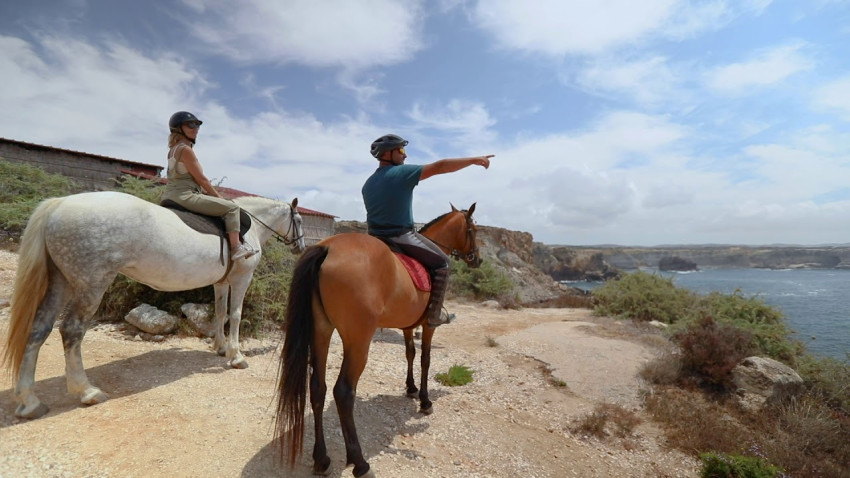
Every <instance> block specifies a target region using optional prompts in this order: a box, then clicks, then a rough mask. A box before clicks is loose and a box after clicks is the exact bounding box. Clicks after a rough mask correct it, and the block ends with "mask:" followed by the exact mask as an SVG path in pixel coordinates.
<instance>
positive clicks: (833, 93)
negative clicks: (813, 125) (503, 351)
mask: <svg viewBox="0 0 850 478" xmlns="http://www.w3.org/2000/svg"><path fill="white" fill-rule="evenodd" d="M813 99H814V105H815V107H816V108H818V109H825V110H830V111H837V112H838V113H839V114H840V115H841V116H842V117H843V118H844V119H845V120H846V121H850V75H848V76H844V77H841V78H837V79H835V80H833V81H831V82H829V83H827V84H826V85H823V86H821V87H820V88H818V89H816V90H815V91H814V94H813Z"/></svg>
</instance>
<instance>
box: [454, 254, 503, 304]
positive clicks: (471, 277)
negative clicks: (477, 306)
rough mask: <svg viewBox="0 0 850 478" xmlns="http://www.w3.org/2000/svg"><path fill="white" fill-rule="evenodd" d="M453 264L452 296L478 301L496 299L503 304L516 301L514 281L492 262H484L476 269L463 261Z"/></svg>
mask: <svg viewBox="0 0 850 478" xmlns="http://www.w3.org/2000/svg"><path fill="white" fill-rule="evenodd" d="M451 262H452V272H451V275H450V276H449V291H450V292H451V293H452V294H454V295H456V296H459V297H467V298H473V299H477V300H485V299H495V300H498V301H499V302H501V303H505V302H508V303H510V302H512V301H515V297H514V295H515V294H514V289H515V287H516V286H515V285H514V283H513V281H512V280H511V278H510V277H509V276H508V275H507V274H506V273H505V272H504V271H502V270H501V269H499V268H498V267H496V266H494V265H493V264H492V263H491V262H490V261H484V262H483V263H482V264H481V266H480V267H478V268H475V269H474V268H471V267H469V266H467V265H466V263H465V262H463V261H456V260H452V261H451Z"/></svg>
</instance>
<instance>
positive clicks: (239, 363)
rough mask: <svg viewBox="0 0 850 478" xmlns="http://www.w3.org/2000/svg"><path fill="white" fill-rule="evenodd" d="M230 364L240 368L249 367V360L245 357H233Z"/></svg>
mask: <svg viewBox="0 0 850 478" xmlns="http://www.w3.org/2000/svg"><path fill="white" fill-rule="evenodd" d="M230 366H231V367H233V368H238V369H240V370H242V369H246V368H248V361H246V360H245V359H238V360H237V359H233V360H231V361H230Z"/></svg>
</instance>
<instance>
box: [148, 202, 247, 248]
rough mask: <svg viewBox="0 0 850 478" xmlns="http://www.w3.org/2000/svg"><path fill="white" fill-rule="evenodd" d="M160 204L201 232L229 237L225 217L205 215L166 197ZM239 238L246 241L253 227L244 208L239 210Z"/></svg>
mask: <svg viewBox="0 0 850 478" xmlns="http://www.w3.org/2000/svg"><path fill="white" fill-rule="evenodd" d="M159 205H160V206H162V207H164V208H166V209H170V210H171V211H172V212H174V214H177V217H179V218H180V219H182V220H183V222H185V223H186V225H187V226H189V227H191V228H192V229H194V230H196V231H198V232H200V233H201V234H212V235H215V236H219V237H223V238H225V239H226V238H227V231H225V229H224V218H222V217H216V216H205V215H203V214H198V213H196V212H192V211H190V210H188V209H186V208H185V207H183V206H181V205H179V204H177V203H176V202H174V201H172V200H170V199H164V200H163V201H162V202H161V203H159ZM239 212H240V215H239V239H240V240H242V241H243V242H244V241H245V238H244V235H245V233H246V232H248V229H250V228H251V216H249V215H248V213H247V212H245V210H244V209H240V210H239Z"/></svg>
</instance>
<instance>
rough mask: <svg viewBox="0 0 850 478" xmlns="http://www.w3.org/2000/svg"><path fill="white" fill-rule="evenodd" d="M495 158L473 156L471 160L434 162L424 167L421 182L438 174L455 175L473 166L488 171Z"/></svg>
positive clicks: (491, 155)
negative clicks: (491, 159) (492, 159)
mask: <svg viewBox="0 0 850 478" xmlns="http://www.w3.org/2000/svg"><path fill="white" fill-rule="evenodd" d="M493 156H495V155H494V154H487V155H484V156H473V157H471V158H453V159H441V160H439V161H434V162H433V163H430V164H426V165H425V166H423V167H422V174H420V175H419V180H420V181H422V180H425V179H428V178H430V177H431V176H435V175H437V174H446V173H453V172H455V171H460V170H461V169H463V168H465V167H467V166H472V165H478V166H483V167H484V169H487V168H489V167H490V158H492V157H493Z"/></svg>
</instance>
